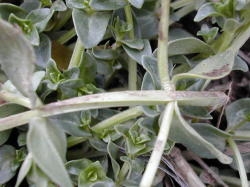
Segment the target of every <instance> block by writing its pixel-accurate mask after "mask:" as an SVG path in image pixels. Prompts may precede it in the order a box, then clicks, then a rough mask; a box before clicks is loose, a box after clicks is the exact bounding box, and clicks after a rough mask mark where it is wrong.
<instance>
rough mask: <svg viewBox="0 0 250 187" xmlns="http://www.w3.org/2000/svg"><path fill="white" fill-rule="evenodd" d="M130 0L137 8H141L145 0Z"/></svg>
mask: <svg viewBox="0 0 250 187" xmlns="http://www.w3.org/2000/svg"><path fill="white" fill-rule="evenodd" d="M128 2H129V3H130V4H131V5H133V6H134V7H135V8H141V7H142V5H143V3H144V0H128Z"/></svg>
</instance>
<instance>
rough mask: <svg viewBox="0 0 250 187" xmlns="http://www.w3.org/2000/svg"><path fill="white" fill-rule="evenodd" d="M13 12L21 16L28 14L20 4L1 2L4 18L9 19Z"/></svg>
mask: <svg viewBox="0 0 250 187" xmlns="http://www.w3.org/2000/svg"><path fill="white" fill-rule="evenodd" d="M11 13H12V14H15V15H16V16H18V17H20V18H24V17H25V16H26V14H27V12H26V11H25V10H24V9H22V8H20V7H19V6H16V5H13V4H10V3H0V17H1V18H2V19H4V20H8V18H9V15H10V14H11Z"/></svg>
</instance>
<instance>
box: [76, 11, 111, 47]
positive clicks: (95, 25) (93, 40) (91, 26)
mask: <svg viewBox="0 0 250 187" xmlns="http://www.w3.org/2000/svg"><path fill="white" fill-rule="evenodd" d="M72 17H73V22H74V25H75V29H76V33H77V36H78V37H79V38H80V40H81V42H82V44H83V46H84V47H85V48H92V47H94V46H96V45H97V44H98V43H99V42H101V41H102V39H103V36H104V34H105V32H106V29H107V26H108V22H109V19H110V17H111V13H110V12H94V13H91V14H88V13H86V12H84V11H82V10H78V9H73V13H72Z"/></svg>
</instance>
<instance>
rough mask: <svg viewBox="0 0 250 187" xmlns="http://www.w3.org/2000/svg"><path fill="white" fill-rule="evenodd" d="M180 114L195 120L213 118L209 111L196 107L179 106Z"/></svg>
mask: <svg viewBox="0 0 250 187" xmlns="http://www.w3.org/2000/svg"><path fill="white" fill-rule="evenodd" d="M180 110H181V112H182V113H183V114H184V115H185V116H189V117H192V118H196V119H213V117H212V116H211V115H210V112H211V111H210V110H209V109H207V108H204V107H198V106H181V107H180Z"/></svg>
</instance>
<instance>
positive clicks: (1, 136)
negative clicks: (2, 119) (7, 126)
mask: <svg viewBox="0 0 250 187" xmlns="http://www.w3.org/2000/svg"><path fill="white" fill-rule="evenodd" d="M10 133H11V130H5V131H0V145H3V144H4V143H5V142H6V141H7V140H8V139H9V137H10Z"/></svg>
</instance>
